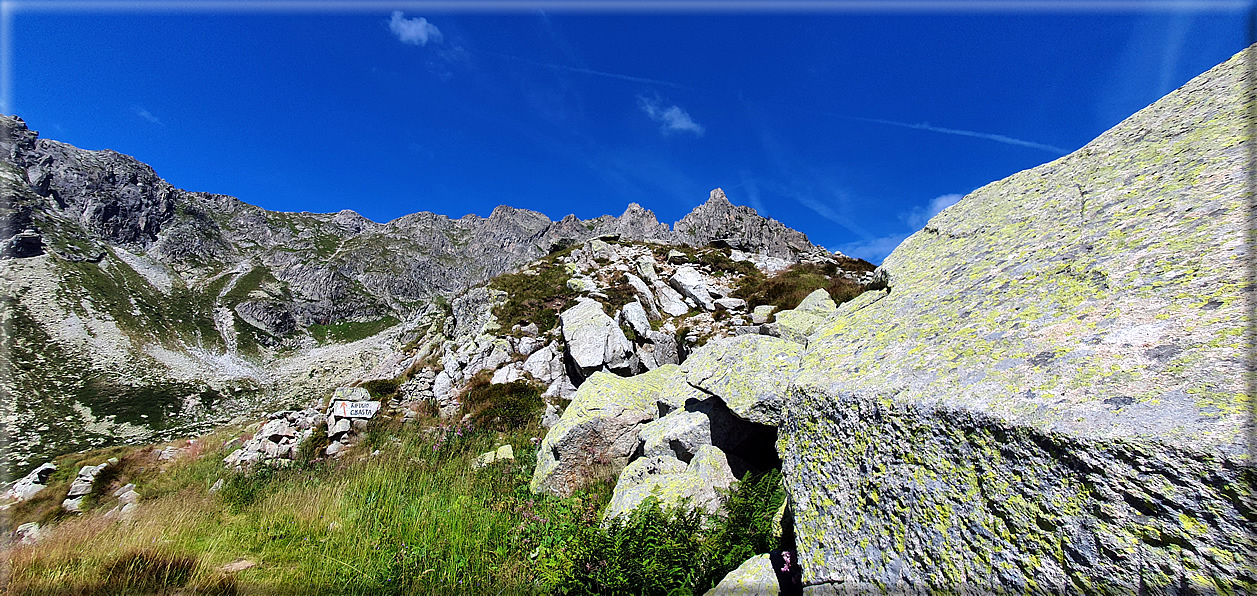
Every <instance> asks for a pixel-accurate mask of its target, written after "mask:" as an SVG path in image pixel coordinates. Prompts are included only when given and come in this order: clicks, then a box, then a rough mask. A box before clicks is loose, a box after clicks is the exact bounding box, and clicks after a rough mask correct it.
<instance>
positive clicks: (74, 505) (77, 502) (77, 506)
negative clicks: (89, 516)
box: [61, 497, 83, 513]
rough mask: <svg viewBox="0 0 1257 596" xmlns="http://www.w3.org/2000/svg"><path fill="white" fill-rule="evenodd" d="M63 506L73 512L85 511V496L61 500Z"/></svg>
mask: <svg viewBox="0 0 1257 596" xmlns="http://www.w3.org/2000/svg"><path fill="white" fill-rule="evenodd" d="M61 508H62V509H65V510H66V511H69V512H71V513H79V512H81V511H83V497H74V498H72V499H66V500H64V501H62V502H61Z"/></svg>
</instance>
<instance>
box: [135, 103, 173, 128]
mask: <svg viewBox="0 0 1257 596" xmlns="http://www.w3.org/2000/svg"><path fill="white" fill-rule="evenodd" d="M135 115H136V116H139V117H141V118H143V119H145V120H148V121H149V122H152V123H153V124H156V125H158V126H165V125H166V124H165V123H163V122H162V121H161V118H158V117H157V116H154V115H153V113H152V112H150V111H148V110H146V109H144V108H141V107H138V106H137V107H136V108H135Z"/></svg>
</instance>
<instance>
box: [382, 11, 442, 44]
mask: <svg viewBox="0 0 1257 596" xmlns="http://www.w3.org/2000/svg"><path fill="white" fill-rule="evenodd" d="M388 30H389V31H392V32H393V35H396V36H397V39H398V40H400V41H401V42H402V43H408V44H411V45H416V46H426V45H428V42H432V43H441V30H440V29H437V28H436V25H433V24H432V23H429V22H428V19H425V18H423V17H415V18H412V19H407V18H405V15H403V14H402V11H400V10H395V11H393V15H392V17H390V18H389V20H388Z"/></svg>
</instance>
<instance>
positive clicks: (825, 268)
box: [733, 263, 864, 310]
mask: <svg viewBox="0 0 1257 596" xmlns="http://www.w3.org/2000/svg"><path fill="white" fill-rule="evenodd" d="M821 288H824V289H825V290H826V291H827V292H829V295H830V297H831V298H833V300H834V302H837V303H839V304H841V303H843V302H846V301H848V300H850V299H852V298H855V297H856V296H859V295H860V293H862V292H863V291H864V287H863V286H861V285H860V284H859V283H857V282H855V281H852V280H849V279H847V278H845V277H842V276H841V271H839V268H838V266H837V265H834V264H832V263H831V264H826V265H818V264H815V263H799V264H796V265H791V266H790V267H789V268H787V269H786V270H784V271H779V272H778V273H777V274H776V275H774V276H772V277H768V278H765V277H763V276H758V277H757V276H749V275H748V276H746V277H744V278H742V279H741V280H740V281H739V282H738V284H737V287H736V288H735V289H734V291H733V295H734V296H735V297H737V298H742V299H743V300H746V302H747V305H748V306H750V307H751V308H755V307H756V306H760V305H764V304H772V305H774V306H776V307H778V308H779V309H781V310H789V309H791V308H794V307H796V306H798V305H799V303H800V302H802V301H803V299H804V298H806V297H807V295H808V294H811V293H812V292H815V291H816V290H819V289H821Z"/></svg>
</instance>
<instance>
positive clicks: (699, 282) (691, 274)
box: [668, 267, 716, 311]
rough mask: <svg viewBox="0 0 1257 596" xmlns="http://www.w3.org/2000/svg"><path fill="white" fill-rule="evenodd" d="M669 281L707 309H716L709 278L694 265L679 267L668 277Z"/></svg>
mask: <svg viewBox="0 0 1257 596" xmlns="http://www.w3.org/2000/svg"><path fill="white" fill-rule="evenodd" d="M668 283H669V284H672V287H674V288H676V290H677V291H678V292H680V293H681V294H682V295H683V296H687V297H689V298H691V299H693V300H694V301H695V302H697V303H698V304H700V305H702V307H703V308H704V309H706V310H709V311H710V310H716V303H715V302H714V301H713V300H712V296H711V291H710V290H708V288H707V280H706V279H704V278H703V275H702V274H701V273H699V272H698V271H696V270H694V268H693V267H678V268H677V270H676V273H673V274H672V277H670V278H668Z"/></svg>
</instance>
